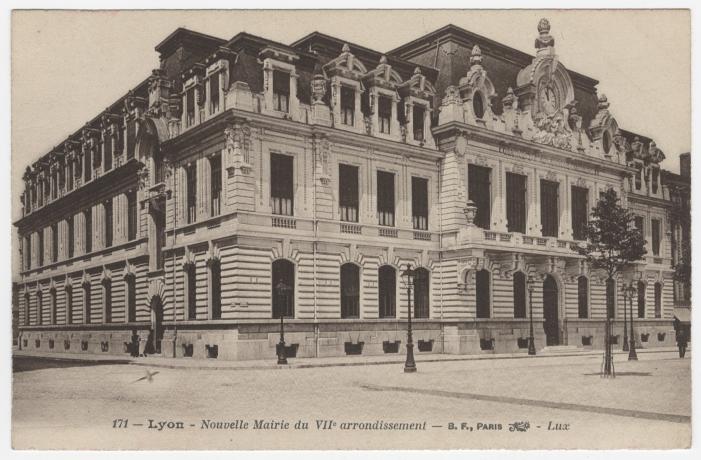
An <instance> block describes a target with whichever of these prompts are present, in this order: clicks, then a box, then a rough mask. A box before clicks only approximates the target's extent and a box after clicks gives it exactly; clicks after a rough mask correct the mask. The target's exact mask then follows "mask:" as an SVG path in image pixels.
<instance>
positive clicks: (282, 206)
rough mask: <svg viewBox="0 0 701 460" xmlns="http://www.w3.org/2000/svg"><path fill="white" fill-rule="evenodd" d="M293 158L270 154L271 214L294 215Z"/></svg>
mask: <svg viewBox="0 0 701 460" xmlns="http://www.w3.org/2000/svg"><path fill="white" fill-rule="evenodd" d="M293 168H294V159H293V158H292V157H291V156H289V155H281V154H278V153H271V154H270V201H271V207H272V210H273V214H280V215H283V216H292V215H294V174H293V173H294V171H293Z"/></svg>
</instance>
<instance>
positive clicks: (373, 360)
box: [12, 347, 690, 370]
mask: <svg viewBox="0 0 701 460" xmlns="http://www.w3.org/2000/svg"><path fill="white" fill-rule="evenodd" d="M676 351H677V349H676V348H673V347H661V348H647V349H640V350H637V352H638V354H646V353H670V352H676ZM602 353H603V350H593V351H589V350H579V351H576V352H571V353H569V352H567V353H562V352H557V353H547V352H540V353H539V354H537V355H535V356H529V355H528V354H526V353H503V354H494V353H485V354H481V355H447V354H427V355H419V356H416V362H417V363H429V362H443V361H475V360H482V359H537V358H559V357H566V356H600V355H601V354H602ZM613 353H614V355H615V356H620V357H622V356H623V355H627V354H628V352H627V351H620V350H617V351H614V352H613ZM687 353H689V354H690V350H689V351H687ZM12 354H13V357H33V358H43V359H51V360H57V361H78V362H86V363H94V364H133V365H137V366H148V367H160V368H167V369H211V370H218V369H222V370H253V369H281V368H288V369H304V368H315V367H338V366H372V365H382V364H400V363H403V362H404V360H405V356H404V355H399V354H398V355H394V356H391V357H390V356H384V355H381V356H337V357H329V358H289V359H288V364H286V365H278V364H277V362H276V360H275V357H272V358H271V359H269V360H249V361H217V360H215V359H192V358H162V357H158V356H149V357H145V358H144V357H141V358H134V357H131V356H118V355H99V354H92V353H91V354H88V353H60V352H55V353H46V352H33V351H27V350H17V349H13V353H12ZM619 359H620V358H619Z"/></svg>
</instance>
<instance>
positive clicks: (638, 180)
mask: <svg viewBox="0 0 701 460" xmlns="http://www.w3.org/2000/svg"><path fill="white" fill-rule="evenodd" d="M635 168H636V169H637V170H638V171H637V172H636V173H635V190H640V188H641V187H642V186H643V165H641V164H639V163H638V164H636V165H635Z"/></svg>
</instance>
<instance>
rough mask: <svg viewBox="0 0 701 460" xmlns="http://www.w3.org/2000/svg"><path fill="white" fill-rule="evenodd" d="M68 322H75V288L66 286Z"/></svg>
mask: <svg viewBox="0 0 701 460" xmlns="http://www.w3.org/2000/svg"><path fill="white" fill-rule="evenodd" d="M66 324H73V288H71V287H66Z"/></svg>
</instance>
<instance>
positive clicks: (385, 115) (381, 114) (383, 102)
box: [377, 96, 392, 134]
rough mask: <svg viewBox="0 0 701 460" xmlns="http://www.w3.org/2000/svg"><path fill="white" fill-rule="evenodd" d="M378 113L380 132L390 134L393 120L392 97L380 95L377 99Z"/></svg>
mask: <svg viewBox="0 0 701 460" xmlns="http://www.w3.org/2000/svg"><path fill="white" fill-rule="evenodd" d="M377 114H378V124H379V129H380V132H381V133H383V134H390V126H391V122H392V99H391V98H389V97H385V96H380V97H379V98H378V101H377Z"/></svg>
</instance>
